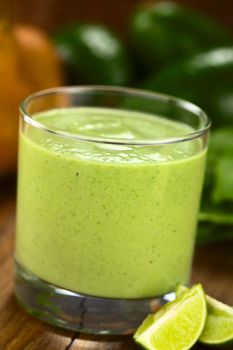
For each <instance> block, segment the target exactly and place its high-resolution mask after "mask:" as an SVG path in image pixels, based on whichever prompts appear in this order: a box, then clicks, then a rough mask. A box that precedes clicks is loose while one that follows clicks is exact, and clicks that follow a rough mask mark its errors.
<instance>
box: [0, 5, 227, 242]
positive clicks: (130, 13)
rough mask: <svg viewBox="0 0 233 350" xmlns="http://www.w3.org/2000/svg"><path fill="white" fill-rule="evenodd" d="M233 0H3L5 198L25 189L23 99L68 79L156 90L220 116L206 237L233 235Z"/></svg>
mask: <svg viewBox="0 0 233 350" xmlns="http://www.w3.org/2000/svg"><path fill="white" fill-rule="evenodd" d="M232 13H233V2H232V0H222V1H219V0H180V1H169V2H168V1H167V2H164V1H162V2H161V1H146V2H145V1H142V0H141V1H140V0H124V1H118V2H117V1H109V0H85V1H82V0H40V1H35V0H20V1H17V0H5V1H3V0H0V77H1V79H0V123H1V128H0V205H1V200H2V201H3V200H4V198H5V197H6V196H9V194H10V195H11V196H15V180H16V165H17V130H18V105H19V103H20V102H21V101H22V100H23V99H24V98H25V97H26V96H27V95H29V94H31V93H33V92H35V91H38V90H41V89H45V88H49V87H54V86H59V85H79V84H105V85H123V86H131V87H138V88H146V89H148V90H152V91H159V92H163V93H168V94H171V95H174V96H178V97H181V98H184V99H187V100H190V101H192V102H194V103H196V104H197V105H199V106H200V107H202V108H203V109H204V110H205V111H206V112H207V114H208V115H209V116H210V118H211V120H212V134H211V138H210V147H209V156H208V162H207V175H206V180H205V186H204V195H203V199H202V205H201V213H200V217H199V221H200V224H199V231H198V243H199V244H206V243H215V242H219V241H222V240H233V18H232Z"/></svg>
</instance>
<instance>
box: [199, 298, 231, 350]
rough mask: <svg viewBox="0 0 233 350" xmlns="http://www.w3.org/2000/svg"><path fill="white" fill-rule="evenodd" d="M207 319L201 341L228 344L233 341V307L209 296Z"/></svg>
mask: <svg viewBox="0 0 233 350" xmlns="http://www.w3.org/2000/svg"><path fill="white" fill-rule="evenodd" d="M206 301H207V313H208V316H207V319H206V324H205V327H204V329H203V332H202V333H201V336H200V338H199V341H200V342H202V343H203V344H208V345H228V344H231V343H233V308H232V307H230V306H228V305H225V304H223V303H221V302H220V301H217V300H215V299H214V298H211V297H209V296H207V297H206Z"/></svg>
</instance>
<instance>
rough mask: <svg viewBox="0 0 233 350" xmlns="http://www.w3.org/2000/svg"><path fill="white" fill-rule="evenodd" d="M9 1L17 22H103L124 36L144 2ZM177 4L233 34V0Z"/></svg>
mask: <svg viewBox="0 0 233 350" xmlns="http://www.w3.org/2000/svg"><path fill="white" fill-rule="evenodd" d="M5 1H6V2H7V0H5ZM1 2H2V1H1ZM8 2H9V3H10V2H11V8H12V16H13V17H14V18H15V19H16V20H19V21H23V22H26V23H31V24H35V25H38V26H40V27H41V28H43V29H45V30H49V31H51V30H53V29H56V28H57V27H58V26H59V25H60V24H61V23H67V22H69V21H71V20H77V19H82V20H85V21H91V22H92V21H98V22H102V23H104V24H106V25H108V26H110V27H111V28H112V29H114V30H116V31H117V32H118V33H121V34H122V35H123V36H125V33H126V32H127V30H128V19H129V17H130V15H131V12H132V10H133V9H134V8H135V6H136V5H137V4H139V3H142V2H143V0H124V1H109V0H85V1H83V0H67V1H66V0H40V1H36V0H20V1H17V0H8ZM144 2H145V1H144ZM148 2H149V1H147V3H148ZM151 2H153V1H151ZM176 2H177V3H179V4H184V5H185V6H189V7H192V8H194V9H197V10H199V11H200V12H202V13H205V14H207V15H208V16H211V17H213V18H215V19H216V20H218V21H219V22H220V23H222V24H223V25H224V26H226V28H228V29H229V30H231V31H232V32H233V18H232V13H233V2H232V1H231V0H222V1H219V0H179V1H176Z"/></svg>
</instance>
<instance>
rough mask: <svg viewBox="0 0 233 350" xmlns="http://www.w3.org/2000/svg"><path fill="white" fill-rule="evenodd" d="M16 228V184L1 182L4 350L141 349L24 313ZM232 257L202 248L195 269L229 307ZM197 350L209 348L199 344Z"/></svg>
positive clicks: (227, 249) (227, 250) (229, 250)
mask: <svg viewBox="0 0 233 350" xmlns="http://www.w3.org/2000/svg"><path fill="white" fill-rule="evenodd" d="M8 186H11V190H10V188H8V189H7V187H8ZM3 189H5V190H3ZM14 226H15V200H14V184H13V183H10V184H9V183H8V185H4V187H1V183H0V350H139V349H140V348H139V347H138V346H137V345H136V344H135V343H134V342H133V340H132V337H130V336H91V335H85V334H79V333H74V332H68V331H63V330H60V329H58V328H54V327H52V326H49V325H47V324H45V323H42V322H41V321H39V320H37V319H35V318H33V317H31V316H30V315H28V314H27V313H26V312H25V311H23V310H22V309H21V307H20V306H19V305H18V304H17V302H16V300H15V298H14V295H13V243H14ZM232 256H233V245H232V244H221V245H215V246H210V247H202V248H198V249H197V250H196V254H195V259H194V268H193V282H202V283H203V285H204V286H205V289H206V291H208V293H209V294H211V295H213V296H216V297H218V298H219V299H220V300H222V301H225V302H227V303H229V304H233V258H232ZM194 349H195V350H204V349H205V348H204V347H202V346H200V345H197V346H195V347H194V348H193V350H194ZM209 349H211V348H209ZM232 349H233V348H232ZM168 350H169V349H168ZM228 350H230V348H228Z"/></svg>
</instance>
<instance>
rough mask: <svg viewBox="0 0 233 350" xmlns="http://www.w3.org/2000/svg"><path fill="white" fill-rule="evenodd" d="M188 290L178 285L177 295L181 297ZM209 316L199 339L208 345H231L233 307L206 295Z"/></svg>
mask: <svg viewBox="0 0 233 350" xmlns="http://www.w3.org/2000/svg"><path fill="white" fill-rule="evenodd" d="M185 291H187V288H186V287H184V286H178V287H177V290H176V295H177V296H178V297H179V296H180V295H182V293H183V292H185ZM206 303H207V318H206V323H205V326H204V329H203V332H202V333H201V335H200V338H199V341H200V342H202V343H203V344H206V345H212V346H214V345H216V346H220V345H229V344H231V343H233V308H232V307H230V306H228V305H226V304H223V303H221V302H220V301H217V300H216V299H214V298H211V297H210V296H208V295H206Z"/></svg>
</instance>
